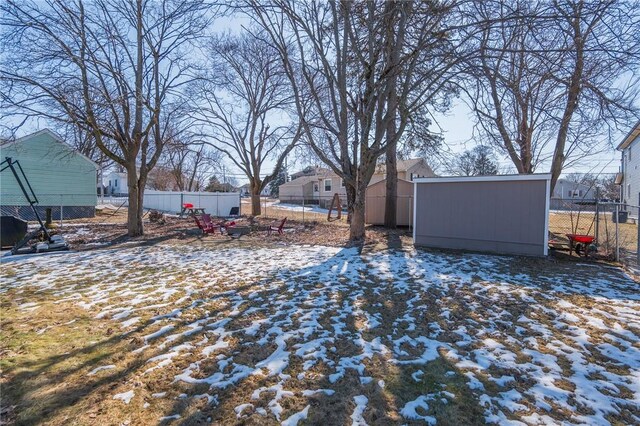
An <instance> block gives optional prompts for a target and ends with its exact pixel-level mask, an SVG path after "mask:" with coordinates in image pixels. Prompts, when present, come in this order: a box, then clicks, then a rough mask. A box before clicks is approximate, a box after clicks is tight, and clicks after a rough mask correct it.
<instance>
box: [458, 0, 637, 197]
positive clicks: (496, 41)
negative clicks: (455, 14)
mask: <svg viewBox="0 0 640 426" xmlns="http://www.w3.org/2000/svg"><path fill="white" fill-rule="evenodd" d="M471 4H472V7H471V10H470V11H469V13H470V14H471V15H472V18H470V19H472V20H477V21H478V22H479V28H480V31H479V32H478V35H477V36H474V39H475V46H476V48H477V52H478V55H477V56H476V57H475V58H474V59H473V60H472V61H469V62H468V65H469V68H468V72H469V75H470V76H471V77H472V78H469V79H468V80H467V82H468V83H469V84H468V85H467V86H466V87H465V90H466V92H467V95H468V96H467V97H466V98H467V100H468V103H469V105H470V106H471V107H472V109H473V111H474V112H475V114H476V118H477V128H478V130H479V133H480V136H481V137H483V139H484V140H486V141H488V142H491V143H494V144H496V145H497V146H498V147H500V148H501V150H502V151H503V152H505V153H506V154H507V155H508V156H509V158H510V159H511V161H512V162H513V163H514V165H515V166H516V169H517V170H518V172H519V173H533V172H534V171H535V170H536V168H537V167H539V166H540V165H541V164H543V163H545V162H546V163H550V165H551V166H550V168H551V174H552V190H553V186H554V185H555V182H556V181H557V179H558V177H559V176H560V173H561V172H562V168H563V167H564V166H566V165H569V164H570V162H571V161H572V160H576V159H579V158H582V157H584V156H585V155H590V154H593V153H595V152H597V151H598V148H596V147H597V146H598V144H599V142H601V139H602V138H603V137H606V133H607V131H610V129H611V128H612V127H616V126H618V124H622V125H625V124H627V122H628V121H629V120H631V117H632V115H633V114H635V113H637V109H636V107H635V106H634V102H635V99H636V94H637V90H636V87H635V85H637V82H638V77H639V75H638V70H639V69H640V68H639V65H640V38H638V36H637V35H638V32H639V31H640V10H639V9H638V8H637V5H634V4H633V2H625V1H616V0H607V1H583V0H566V1H543V2H527V1H517V2H512V1H506V0H490V1H474V2H472V3H471Z"/></svg>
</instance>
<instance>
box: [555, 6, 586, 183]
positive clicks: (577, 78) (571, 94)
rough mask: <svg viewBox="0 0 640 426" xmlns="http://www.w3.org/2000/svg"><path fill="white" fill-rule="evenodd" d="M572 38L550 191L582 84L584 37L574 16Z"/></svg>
mask: <svg viewBox="0 0 640 426" xmlns="http://www.w3.org/2000/svg"><path fill="white" fill-rule="evenodd" d="M572 27H573V37H574V38H573V40H574V43H575V50H576V62H575V65H574V66H575V68H574V69H573V73H572V75H571V81H570V83H569V87H568V88H567V90H568V96H567V103H566V105H565V108H564V113H563V114H562V120H561V121H560V129H559V130H558V138H557V139H556V148H555V150H554V152H553V160H552V162H551V193H552V194H553V190H554V188H555V186H556V182H557V181H558V178H559V177H560V174H561V173H562V166H563V165H564V161H565V153H564V149H565V145H566V143H567V135H568V134H569V125H570V124H571V118H572V117H573V114H574V112H575V111H576V109H577V108H578V100H579V98H580V90H581V87H580V86H581V84H582V81H581V80H582V75H583V72H584V38H583V36H582V32H581V28H580V19H579V18H578V17H575V18H574V19H573V21H572Z"/></svg>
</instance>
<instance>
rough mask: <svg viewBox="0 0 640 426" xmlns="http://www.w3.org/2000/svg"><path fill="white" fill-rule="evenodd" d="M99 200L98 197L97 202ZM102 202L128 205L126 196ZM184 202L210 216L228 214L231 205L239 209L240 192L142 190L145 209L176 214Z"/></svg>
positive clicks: (106, 199)
mask: <svg viewBox="0 0 640 426" xmlns="http://www.w3.org/2000/svg"><path fill="white" fill-rule="evenodd" d="M101 202H102V201H101V199H100V197H98V203H101ZM104 203H105V204H109V203H110V204H113V205H114V206H116V207H120V206H122V207H126V206H127V205H128V202H127V198H126V197H117V198H115V197H105V198H104ZM186 203H191V204H193V207H195V208H202V209H204V210H205V212H206V213H209V214H210V215H212V216H228V215H229V212H230V211H231V208H232V207H238V209H240V194H239V193H238V192H173V191H153V190H146V191H144V202H143V204H144V208H145V209H149V210H159V211H162V212H166V213H176V214H177V213H180V211H181V210H182V205H183V204H186Z"/></svg>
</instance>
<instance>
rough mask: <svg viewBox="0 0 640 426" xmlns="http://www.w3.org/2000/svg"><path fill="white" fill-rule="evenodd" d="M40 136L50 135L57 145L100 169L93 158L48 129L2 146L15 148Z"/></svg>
mask: <svg viewBox="0 0 640 426" xmlns="http://www.w3.org/2000/svg"><path fill="white" fill-rule="evenodd" d="M40 135H48V136H50V137H51V139H53V140H54V141H56V142H57V143H59V144H61V145H62V146H64V148H65V149H67V150H70V151H73V152H74V153H75V154H76V155H78V156H79V157H81V158H83V159H84V160H86V161H87V162H89V163H91V164H92V165H93V167H95V168H96V170H97V169H98V164H96V162H95V161H93V160H92V159H91V158H89V157H87V156H86V155H84V154H83V153H81V152H80V151H78V150H77V149H74V148H73V147H72V146H71V145H69V144H68V143H66V142H65V141H64V140H63V139H62V138H61V137H60V136H59V135H58V134H57V133H56V132H54V131H52V130H50V129H47V128H45V129H42V130H38V131H37V132H34V133H30V134H28V135H26V136H22V137H21V138H18V139H16V140H15V141H13V142H9V143H6V144H4V145H2V147H3V148H8V147H11V146H14V145H18V144H21V143H25V142H28V141H30V140H31V139H33V138H34V137H36V136H40Z"/></svg>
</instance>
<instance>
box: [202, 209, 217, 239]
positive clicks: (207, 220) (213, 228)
mask: <svg viewBox="0 0 640 426" xmlns="http://www.w3.org/2000/svg"><path fill="white" fill-rule="evenodd" d="M202 221H203V222H204V226H205V227H206V228H208V229H211V233H212V234H215V231H216V229H217V230H218V231H220V233H221V234H222V226H220V224H219V223H213V221H212V220H211V215H209V214H206V213H205V214H203V215H202Z"/></svg>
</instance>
